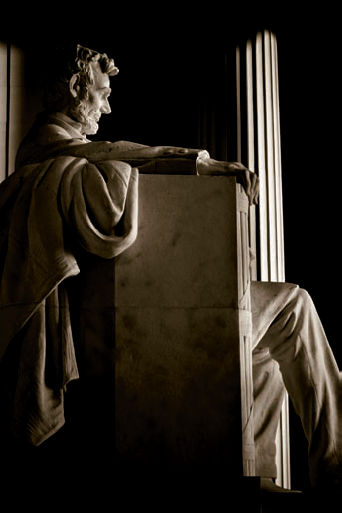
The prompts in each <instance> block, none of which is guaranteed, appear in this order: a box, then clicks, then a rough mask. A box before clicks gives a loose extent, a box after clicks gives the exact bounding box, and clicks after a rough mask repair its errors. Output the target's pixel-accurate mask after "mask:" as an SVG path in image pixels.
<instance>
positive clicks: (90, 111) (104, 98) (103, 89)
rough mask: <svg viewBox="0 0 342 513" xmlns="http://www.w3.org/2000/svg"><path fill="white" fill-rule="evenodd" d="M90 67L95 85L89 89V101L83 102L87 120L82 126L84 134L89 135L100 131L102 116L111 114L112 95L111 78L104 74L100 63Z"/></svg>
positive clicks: (93, 63)
mask: <svg viewBox="0 0 342 513" xmlns="http://www.w3.org/2000/svg"><path fill="white" fill-rule="evenodd" d="M90 66H91V70H92V73H93V78H94V83H93V84H92V85H90V86H89V87H88V95H89V96H88V99H87V100H86V101H84V102H82V103H83V105H82V114H83V116H84V117H85V119H86V121H85V123H83V124H82V133H84V134H89V135H91V134H96V132H97V131H98V129H99V125H98V123H99V120H100V117H101V115H102V114H109V113H110V112H111V109H110V105H109V102H108V98H109V95H110V93H111V88H110V87H109V85H110V82H109V76H108V75H107V74H106V73H103V72H102V70H101V67H100V65H99V63H98V62H91V63H90Z"/></svg>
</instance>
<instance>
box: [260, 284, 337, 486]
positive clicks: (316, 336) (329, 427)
mask: <svg viewBox="0 0 342 513" xmlns="http://www.w3.org/2000/svg"><path fill="white" fill-rule="evenodd" d="M270 308H272V306H271V307H270ZM258 347H259V348H268V349H269V351H270V355H271V357H272V358H273V359H274V360H276V361H277V362H278V364H279V367H280V371H281V373H282V376H283V380H284V383H285V386H286V388H287V391H288V393H289V396H290V398H291V400H292V403H293V405H294V408H295V410H296V412H297V414H298V415H299V416H300V418H301V421H302V425H303V428H304V432H305V435H306V437H307V440H308V444H309V469H310V479H311V482H312V484H313V485H319V484H320V481H324V480H327V481H328V480H329V476H332V477H331V479H334V478H336V477H337V478H338V476H337V475H338V469H341V466H340V465H341V462H340V461H339V456H338V447H337V446H338V390H339V378H340V374H339V370H338V367H337V364H336V361H335V359H334V355H333V353H332V351H331V349H330V346H329V344H328V341H327V339H326V336H325V333H324V330H323V327H322V325H321V323H320V320H319V318H318V315H317V313H316V310H315V307H314V304H313V302H312V300H311V298H310V296H309V295H308V293H307V292H306V291H304V290H302V289H299V288H296V289H294V291H293V293H292V294H291V295H290V296H289V297H288V298H287V299H286V301H284V302H283V307H282V309H281V311H280V312H278V313H277V315H276V317H274V319H273V322H272V323H271V324H270V325H269V327H268V330H267V331H266V333H265V335H264V336H263V337H262V339H261V340H260V342H259V344H258Z"/></svg>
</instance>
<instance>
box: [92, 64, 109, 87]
mask: <svg viewBox="0 0 342 513" xmlns="http://www.w3.org/2000/svg"><path fill="white" fill-rule="evenodd" d="M90 67H91V70H92V72H93V78H94V81H95V87H96V89H104V88H106V87H108V88H109V86H110V80H109V76H108V75H107V73H103V71H102V69H101V66H100V64H99V63H98V62H97V61H95V62H91V63H90Z"/></svg>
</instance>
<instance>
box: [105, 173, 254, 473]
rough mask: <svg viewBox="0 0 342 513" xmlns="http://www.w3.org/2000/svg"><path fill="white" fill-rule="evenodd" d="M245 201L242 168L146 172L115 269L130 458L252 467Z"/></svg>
mask: <svg viewBox="0 0 342 513" xmlns="http://www.w3.org/2000/svg"><path fill="white" fill-rule="evenodd" d="M241 198H242V200H241ZM241 201H242V203H241ZM241 205H242V210H243V212H244V214H243V215H245V217H246V212H247V210H248V206H246V203H244V199H243V195H241V193H239V190H237V186H236V184H235V180H234V179H228V178H225V177H195V176H156V175H143V176H141V177H140V184H139V232H138V238H137V241H136V242H135V243H134V245H133V246H132V247H131V248H129V249H128V250H127V251H126V252H125V253H123V254H122V255H120V256H119V257H117V258H116V260H115V269H114V279H115V408H116V457H117V464H118V466H119V467H122V468H125V467H126V468H127V467H130V466H131V467H132V466H134V467H136V466H138V467H139V468H140V467H141V468H145V469H147V468H150V467H151V466H153V467H154V468H168V469H170V468H177V469H186V468H191V469H203V470H205V471H206V472H207V471H208V470H209V469H211V471H214V469H218V468H220V469H221V470H222V469H224V472H225V474H226V475H234V476H238V475H241V476H242V474H243V473H245V474H247V475H248V474H252V471H251V470H250V468H251V465H252V464H253V457H254V456H253V440H252V433H251V430H250V426H248V429H246V424H247V422H248V418H249V417H250V411H251V401H252V398H251V386H252V385H251V368H250V358H251V353H250V354H249V353H248V340H249V334H250V328H251V315H250V312H249V311H248V304H249V303H248V300H247V301H246V298H247V296H248V283H249V282H248V280H247V281H246V279H245V278H246V277H247V274H248V273H247V271H246V263H247V260H248V256H247V255H248V243H246V240H247V239H246V237H247V234H246V225H245V224H244V225H243V226H244V230H243V229H242V225H241V215H240V212H239V210H241ZM241 234H242V235H243V237H244V239H245V240H244V241H242V239H241V237H242V235H241ZM242 373H243V375H242ZM243 426H244V427H243ZM243 432H246V433H249V434H248V436H247V435H246V434H243ZM246 436H247V438H246ZM246 461H247V464H246ZM246 469H247V470H246ZM248 469H249V470H248Z"/></svg>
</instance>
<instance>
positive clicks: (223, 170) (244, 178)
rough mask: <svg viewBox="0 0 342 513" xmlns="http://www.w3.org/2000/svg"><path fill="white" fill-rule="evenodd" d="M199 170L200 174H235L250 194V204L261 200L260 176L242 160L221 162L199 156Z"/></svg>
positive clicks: (248, 194)
mask: <svg viewBox="0 0 342 513" xmlns="http://www.w3.org/2000/svg"><path fill="white" fill-rule="evenodd" d="M197 170H198V173H199V174H200V175H211V176H235V177H236V181H237V182H238V183H240V184H241V185H242V187H243V188H244V190H245V193H246V194H247V196H248V200H249V204H250V205H256V204H257V203H258V200H259V178H258V176H257V175H256V174H255V173H253V172H252V171H250V170H249V169H247V168H246V167H245V166H244V165H243V164H241V163H240V162H221V161H219V160H214V159H210V158H199V159H198V161H197Z"/></svg>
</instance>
